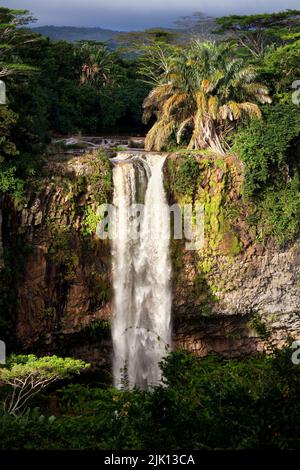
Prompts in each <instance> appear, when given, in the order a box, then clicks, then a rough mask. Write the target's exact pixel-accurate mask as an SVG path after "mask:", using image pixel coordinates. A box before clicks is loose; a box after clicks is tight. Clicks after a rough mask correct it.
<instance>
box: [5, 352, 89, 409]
mask: <svg viewBox="0 0 300 470" xmlns="http://www.w3.org/2000/svg"><path fill="white" fill-rule="evenodd" d="M87 367H89V364H87V363H85V362H83V361H80V360H78V359H71V358H61V357H57V356H45V357H41V358H38V357H36V356H35V355H33V354H29V355H28V356H24V355H12V356H11V357H10V358H9V359H8V361H7V365H6V367H3V368H0V383H2V384H3V385H10V387H11V390H12V391H11V394H10V395H9V396H8V397H7V400H6V401H5V403H4V409H5V411H7V413H9V414H13V415H18V414H19V415H20V414H22V413H23V412H24V410H25V409H26V406H27V403H28V402H29V401H30V400H32V398H33V397H34V396H35V395H36V394H37V393H39V392H40V391H41V390H43V389H44V388H45V387H47V386H48V385H50V384H51V383H53V382H56V381H57V380H61V379H63V378H67V377H70V376H71V375H73V374H79V373H80V372H81V371H82V370H83V369H85V368H87Z"/></svg>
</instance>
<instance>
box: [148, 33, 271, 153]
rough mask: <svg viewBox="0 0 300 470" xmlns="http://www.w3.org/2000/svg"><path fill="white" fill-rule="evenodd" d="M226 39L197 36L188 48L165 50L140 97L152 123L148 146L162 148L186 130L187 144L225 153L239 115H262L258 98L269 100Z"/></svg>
mask: <svg viewBox="0 0 300 470" xmlns="http://www.w3.org/2000/svg"><path fill="white" fill-rule="evenodd" d="M230 54H231V48H230V46H229V45H227V44H219V45H217V44H215V43H213V42H206V43H202V42H200V41H198V40H195V41H193V42H192V43H191V45H190V47H189V48H179V49H175V48H174V49H173V52H171V53H170V54H169V55H168V57H167V58H166V56H165V55H164V61H165V62H164V64H161V68H162V72H161V74H160V76H159V79H158V80H157V81H156V84H155V86H154V88H153V89H152V91H151V92H150V93H149V95H148V97H147V98H146V99H145V101H144V116H143V118H144V122H145V123H146V122H148V121H149V119H150V118H151V116H152V115H153V114H154V115H155V116H156V118H157V120H156V123H155V124H154V126H153V127H152V128H151V130H150V131H149V132H148V134H147V137H146V148H147V149H148V150H161V149H162V147H163V146H164V145H166V143H167V142H168V140H169V138H170V137H171V135H172V134H175V135H176V139H177V143H178V144H179V143H180V141H181V138H182V136H183V135H184V134H189V135H190V141H189V145H188V148H189V149H200V148H202V149H203V148H211V149H212V150H214V151H217V152H220V153H222V154H224V153H225V149H226V144H225V137H226V136H227V134H228V133H229V132H231V131H232V130H233V129H234V128H235V126H236V123H237V122H238V121H239V120H241V119H243V118H247V117H248V118H257V119H259V118H261V110H260V107H259V105H258V103H259V102H260V103H270V102H271V99H270V97H269V93H268V89H267V87H266V86H264V85H262V84H260V83H257V82H256V81H255V80H256V77H257V72H256V70H255V68H254V67H253V66H251V65H245V64H244V63H243V61H242V60H240V59H232V58H231V57H230Z"/></svg>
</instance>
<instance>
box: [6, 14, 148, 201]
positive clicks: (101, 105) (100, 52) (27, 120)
mask: <svg viewBox="0 0 300 470" xmlns="http://www.w3.org/2000/svg"><path fill="white" fill-rule="evenodd" d="M29 20H30V17H28V13H27V12H26V11H14V10H9V9H6V8H1V10H0V46H1V47H0V50H1V54H0V77H5V82H6V89H7V105H0V190H1V191H9V192H11V193H13V194H14V195H17V194H19V192H20V184H21V182H20V177H21V179H23V180H24V178H26V176H30V175H32V174H34V173H37V171H38V170H39V166H40V164H41V156H42V153H43V152H44V150H45V148H46V146H47V145H48V144H49V142H50V139H51V137H52V136H53V135H56V134H74V133H79V132H81V133H84V134H109V133H112V134H117V133H129V132H130V133H132V132H137V133H138V132H141V131H142V130H143V125H142V124H141V114H142V102H143V100H144V97H145V96H146V94H147V91H148V86H147V85H145V84H144V83H142V82H141V81H139V80H138V77H137V63H136V61H135V60H132V59H128V58H124V56H121V55H120V54H119V53H118V52H110V51H109V50H108V49H107V47H106V46H105V45H103V44H101V43H86V44H77V45H74V44H71V43H67V42H64V41H61V42H51V41H50V40H48V39H46V38H44V37H42V36H39V35H38V34H35V33H32V32H30V31H29V30H28V29H25V28H18V29H17V30H16V25H24V24H25V25H26V23H27V22H28V21H29ZM1 23H2V27H1ZM7 25H8V26H7ZM5 26H6V27H5ZM7 31H8V32H7ZM91 72H92V73H91ZM85 77H86V78H87V79H85Z"/></svg>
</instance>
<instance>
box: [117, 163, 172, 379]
mask: <svg viewBox="0 0 300 470" xmlns="http://www.w3.org/2000/svg"><path fill="white" fill-rule="evenodd" d="M164 160H165V158H164V157H162V156H161V155H157V154H136V155H135V156H133V157H131V158H129V159H128V160H125V161H122V162H120V163H118V164H116V166H115V168H114V177H113V179H114V205H115V208H116V210H115V215H114V219H115V220H114V227H115V230H116V233H115V237H114V240H113V246H112V262H113V284H114V316H113V324H112V337H113V346H114V364H113V372H114V381H115V385H116V386H117V387H119V386H120V384H121V381H122V376H123V373H122V369H124V367H126V369H127V377H128V381H129V385H130V387H133V386H137V387H139V388H147V387H149V386H151V385H155V384H158V383H159V382H160V379H161V373H160V368H159V362H160V360H161V359H162V358H163V357H164V356H165V355H166V352H167V350H168V349H169V347H170V344H171V292H170V276H171V264H170V258H169V239H170V237H169V230H170V226H169V218H168V206H167V201H166V196H165V191H164V187H163V173H162V168H163V164H164ZM137 202H139V203H144V211H143V216H142V217H141V222H140V231H139V237H138V238H135V239H134V237H132V232H131V224H130V220H131V216H132V213H131V206H132V204H135V203H137Z"/></svg>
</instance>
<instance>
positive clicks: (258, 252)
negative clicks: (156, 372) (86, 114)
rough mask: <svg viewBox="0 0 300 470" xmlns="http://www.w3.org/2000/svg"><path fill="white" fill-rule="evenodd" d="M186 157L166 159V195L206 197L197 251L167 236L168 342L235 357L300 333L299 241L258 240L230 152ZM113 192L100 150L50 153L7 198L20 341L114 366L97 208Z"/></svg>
mask: <svg viewBox="0 0 300 470" xmlns="http://www.w3.org/2000/svg"><path fill="white" fill-rule="evenodd" d="M192 160H193V163H192V164H191V163H190V162H191V159H188V158H186V157H185V156H184V155H181V156H180V155H176V156H174V155H173V156H172V155H170V156H169V157H168V159H167V162H166V165H165V182H166V190H167V193H168V196H169V200H170V203H174V202H178V203H180V204H184V203H192V204H194V203H195V202H200V203H203V204H204V207H205V245H204V247H203V249H202V250H201V251H199V252H197V251H186V250H185V246H184V243H183V242H182V241H172V243H171V255H172V263H173V279H172V288H173V324H174V343H175V344H177V345H178V346H181V347H183V348H185V349H187V350H189V351H193V352H195V353H197V354H199V355H205V354H207V353H209V352H217V353H221V354H224V355H230V356H234V355H240V354H247V353H252V352H256V351H259V350H262V349H263V348H266V347H267V339H268V338H269V339H270V338H271V339H272V340H273V341H275V342H276V343H277V344H282V343H283V342H284V340H285V338H286V337H287V335H291V336H293V337H295V338H296V337H300V314H299V312H300V295H299V294H300V268H299V261H300V242H299V241H296V242H295V243H294V244H293V245H292V246H289V247H287V248H285V249H283V248H281V249H280V248H278V247H276V245H274V243H272V242H271V241H269V242H264V243H259V237H258V236H257V233H256V231H255V227H252V226H251V225H249V224H248V222H247V215H248V213H249V207H248V206H246V205H245V203H244V202H243V200H242V198H241V196H240V192H241V191H240V189H241V183H242V173H243V169H242V168H241V166H240V164H239V162H237V161H236V160H235V159H234V158H233V157H232V158H230V157H228V158H227V159H225V160H216V159H213V158H212V157H207V158H206V157H205V158H204V157H194V158H193V159H192ZM111 197H112V180H111V168H110V164H109V162H108V160H107V159H106V157H105V156H104V155H102V154H101V152H100V153H99V152H95V153H94V154H90V155H83V156H82V155H81V156H72V155H68V156H65V157H63V156H60V157H56V158H55V157H53V158H51V159H48V161H47V162H46V164H45V167H44V169H43V176H42V177H39V178H38V179H33V180H32V182H31V184H30V186H29V189H28V193H27V195H26V198H25V200H24V201H23V202H22V204H20V206H19V207H17V208H12V207H11V206H10V207H9V208H7V207H6V208H4V205H3V204H2V209H3V226H5V230H3V242H4V245H5V246H9V245H11V244H12V242H11V240H13V239H14V240H21V246H20V243H19V242H18V243H17V242H15V243H13V245H12V246H13V253H12V255H13V256H11V260H13V259H15V258H18V259H19V258H21V259H22V263H21V268H20V269H19V271H20V272H19V274H18V276H16V277H13V276H10V278H9V282H10V287H9V286H8V290H9V291H12V289H14V292H15V295H14V296H13V298H14V299H15V300H16V302H15V303H14V305H13V308H12V302H13V301H12V300H9V299H11V298H12V297H9V296H7V295H6V297H5V296H4V297H3V298H4V299H5V298H6V299H7V301H6V303H5V301H4V302H2V312H1V313H2V315H3V316H4V317H5V313H6V316H8V315H9V314H11V312H12V311H13V316H12V317H13V328H12V331H14V334H15V337H14V341H15V342H16V343H17V344H18V347H19V349H20V350H23V351H34V350H35V351H38V352H43V353H47V352H51V353H59V354H61V355H73V356H75V357H81V358H83V359H86V360H89V361H92V362H94V363H95V364H97V365H100V366H101V367H102V366H104V367H108V366H109V364H110V360H111V339H110V327H109V322H110V319H111V313H112V308H111V300H112V285H111V273H110V269H111V266H110V246H109V243H108V242H105V241H101V240H98V239H97V237H96V236H95V229H96V226H97V223H98V222H99V220H98V218H97V216H96V211H97V207H98V206H99V204H101V203H103V202H107V201H110V200H111ZM0 220H1V219H0ZM0 246H1V243H0ZM14 250H15V251H14ZM0 254H1V253H0ZM0 258H1V257H0ZM12 269H14V268H13V262H12ZM3 282H4V281H3ZM4 292H7V289H6V290H5V289H4ZM5 310H6V312H5Z"/></svg>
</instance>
